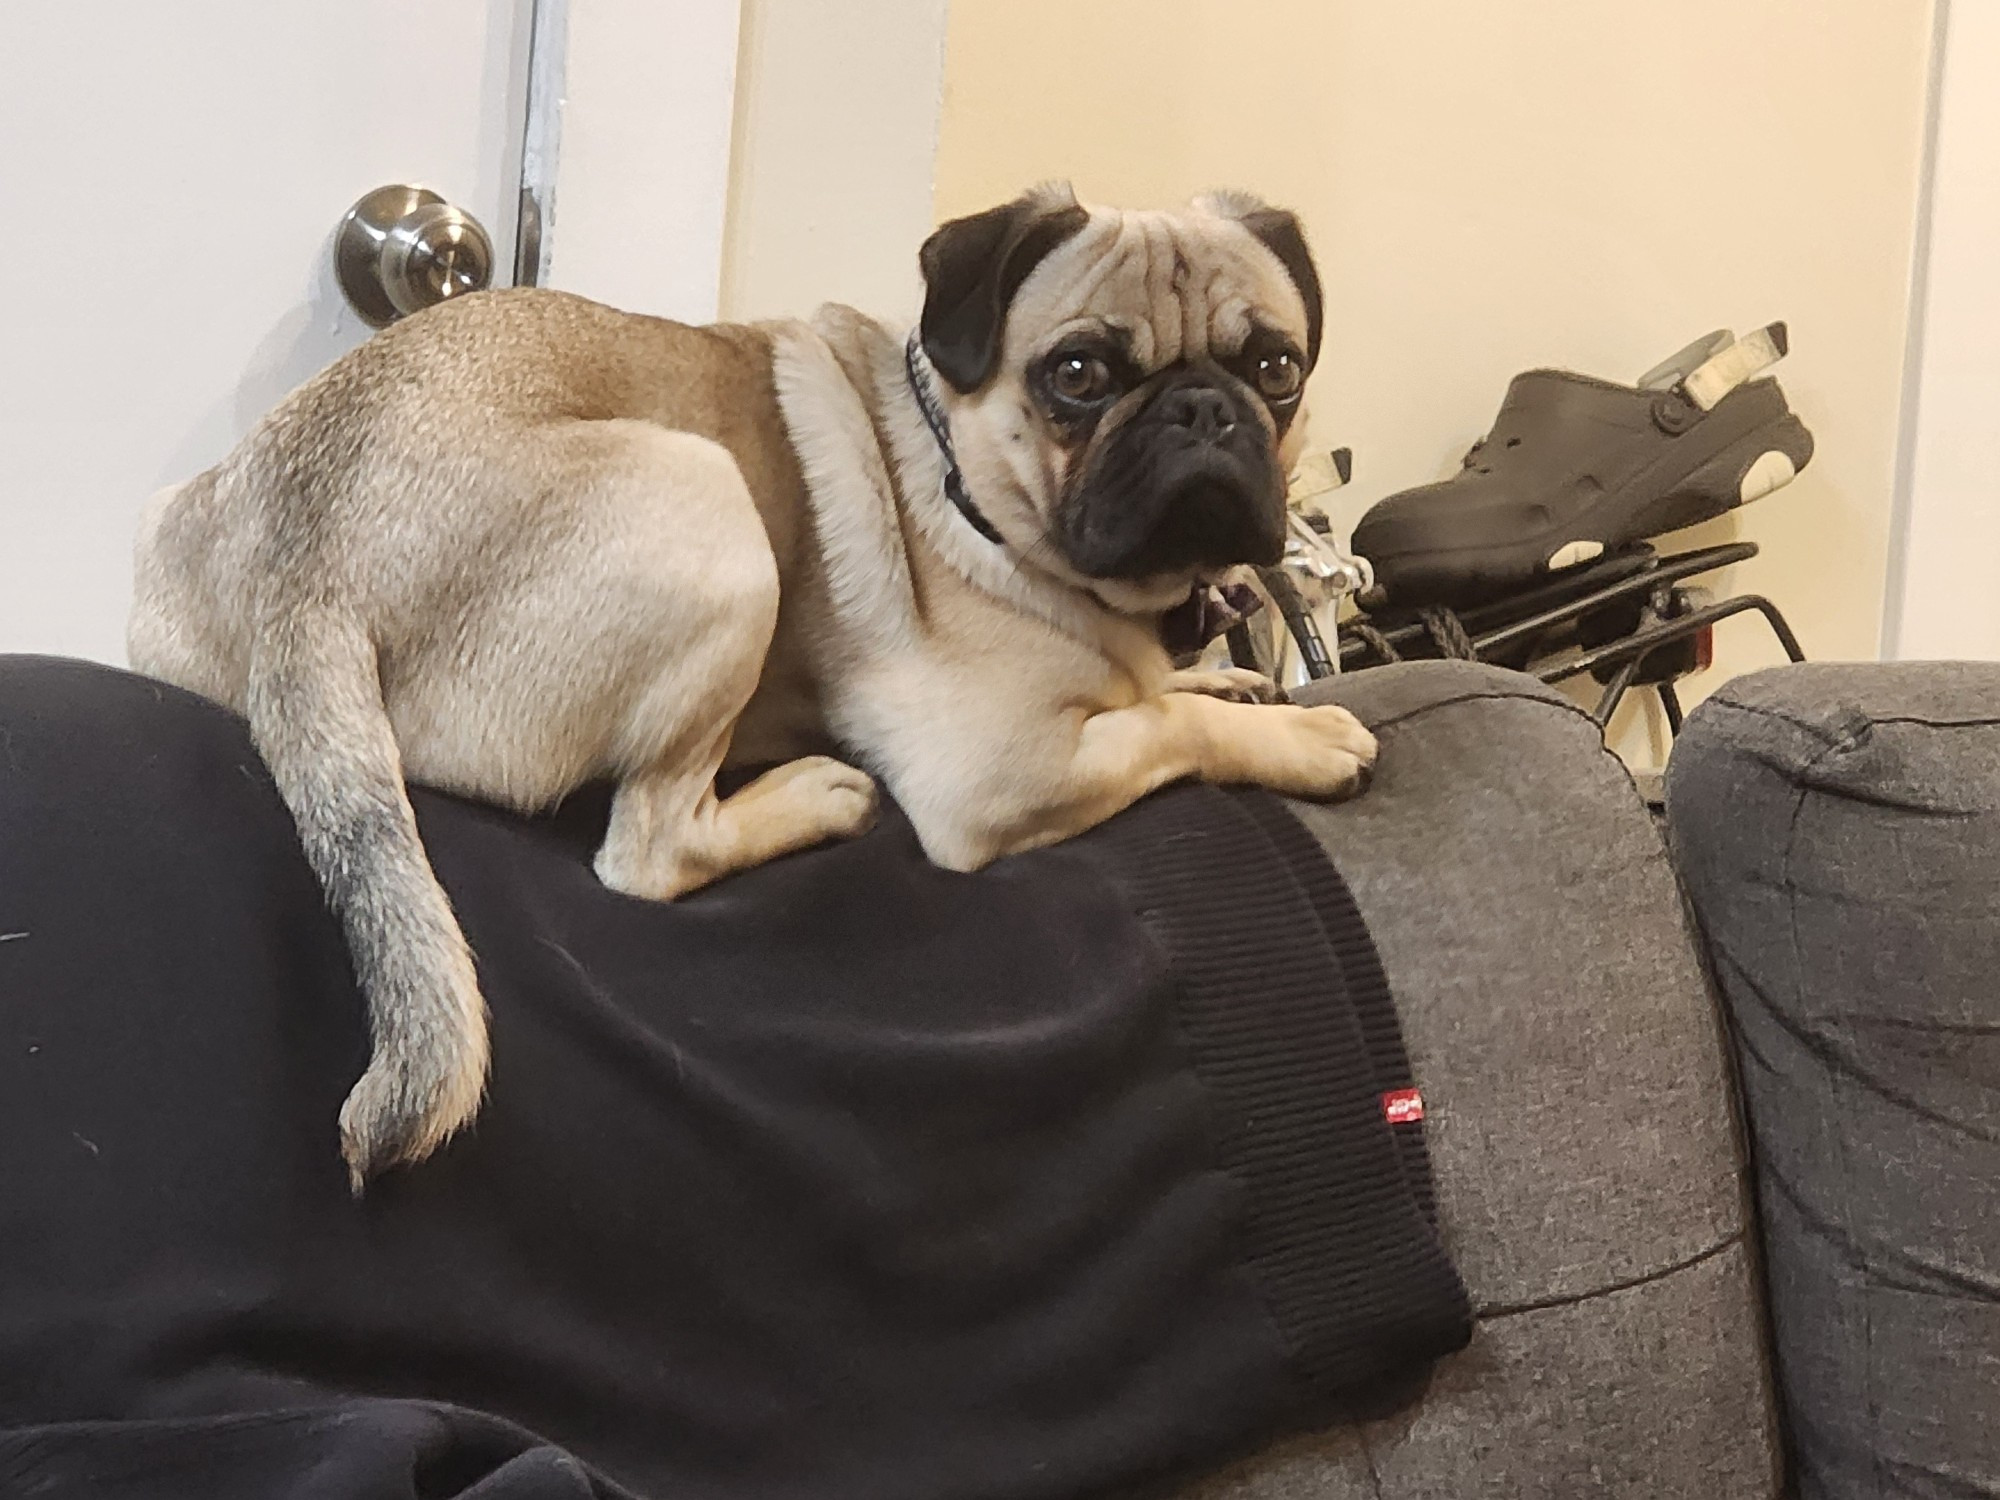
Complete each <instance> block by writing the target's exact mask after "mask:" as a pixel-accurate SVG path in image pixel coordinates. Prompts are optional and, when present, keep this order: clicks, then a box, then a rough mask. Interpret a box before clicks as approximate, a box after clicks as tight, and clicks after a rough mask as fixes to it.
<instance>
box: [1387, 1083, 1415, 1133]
mask: <svg viewBox="0 0 2000 1500" xmlns="http://www.w3.org/2000/svg"><path fill="white" fill-rule="evenodd" d="M1423 1117H1424V1096H1423V1095H1422V1094H1420V1093H1418V1092H1417V1091H1416V1090H1415V1089H1390V1090H1389V1092H1388V1093H1386V1094H1384V1095H1383V1096H1382V1118H1383V1119H1385V1120H1387V1121H1388V1122H1389V1123H1390V1124H1391V1125H1414V1124H1415V1123H1416V1122H1417V1121H1419V1120H1421V1119H1422V1118H1423Z"/></svg>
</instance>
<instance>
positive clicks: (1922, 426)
mask: <svg viewBox="0 0 2000 1500" xmlns="http://www.w3.org/2000/svg"><path fill="white" fill-rule="evenodd" d="M1944 40H1945V47H1944V52H1943V57H1942V63H1943V66H1942V69H1941V73H1940V77H1939V91H1938V98H1937V102H1936V110H1937V118H1936V127H1935V128H1936V142H1935V147H1934V155H1933V160H1932V181H1931V218H1930V226H1929V235H1928V245H1927V254H1926V255H1925V256H1924V258H1923V263H1922V265H1921V267H1920V278H1919V284H1920V286H1921V288H1922V292H1921V295H1922V305H1921V307H1919V308H1918V310H1917V318H1916V321H1915V327H1916V338H1915V341H1914V344H1913V351H1912V352H1913V362H1914V365H1915V372H1914V373H1915V381H1914V388H1913V390H1912V393H1911V401H1910V403H1909V406H1908V409H1907V411H1906V413H1905V428H1904V442H1905V445H1906V453H1905V467H1904V473H1903V494H1902V495H1901V496H1900V497H1899V500H1900V502H1901V514H1900V516H1899V517H1898V520H1899V523H1900V524H1899V530H1900V535H1899V536H1898V538H1897V541H1898V546H1897V549H1896V553H1895V555H1894V557H1893V565H1892V569H1891V586H1890V590H1889V596H1888V600H1887V605H1886V609H1885V612H1884V629H1883V646H1884V654H1885V655H1889V656H1892V657H1902V658H1906V659H1908V658H1923V657H1981V658H1986V659H1989V660H1990V659H1995V658H2000V446H1996V444H1995V441H1994V433H1995V429H1996V428H2000V5H1996V4H1994V3H1993V0H1957V3H1954V4H1952V5H1951V6H1950V9H1949V15H1948V18H1947V20H1946V23H1945V36H1944Z"/></svg>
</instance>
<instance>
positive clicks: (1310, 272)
mask: <svg viewBox="0 0 2000 1500" xmlns="http://www.w3.org/2000/svg"><path fill="white" fill-rule="evenodd" d="M1202 203H1203V206H1204V207H1206V208H1208V209H1209V210H1210V211H1211V212H1213V213H1219V214H1221V215H1222V216H1223V217H1224V218H1227V219H1234V220H1235V221H1236V222H1237V223H1239V224H1241V225H1242V226H1243V227H1244V228H1245V229H1247V230H1249V231H1250V232H1251V233H1252V234H1254V235H1255V236H1257V238H1258V239H1260V240H1262V241H1263V242H1264V248H1265V249H1267V250H1269V251H1270V252H1271V253H1272V254H1273V255H1275V256H1277V257H1278V262H1279V264H1280V265H1282V266H1283V267H1284V268H1285V274H1286V275H1287V276H1290V277H1291V278H1292V285H1293V286H1295V287H1297V288H1298V289H1299V298H1300V300H1301V301H1303V302H1304V303H1305V305H1306V368H1307V369H1308V370H1310V369H1311V368H1312V367H1313V366H1314V365H1316V364H1318V363H1319V338H1320V330H1321V328H1322V327H1323V325H1324V322H1325V317H1326V314H1325V310H1324V308H1323V307H1322V305H1321V302H1320V291H1319V272H1318V271H1317V270H1316V269H1315V268H1314V266H1313V258H1312V251H1311V250H1309V249H1307V248H1306V232H1305V230H1304V229H1303V228H1302V227H1301V226H1300V224H1299V216H1298V215H1297V214H1295V213H1291V212H1289V211H1287V210H1285V209H1282V208H1273V207H1271V205H1270V204H1268V203H1265V202H1264V201H1262V200H1261V199H1258V198H1253V197H1251V196H1250V195H1249V194H1248V193H1212V194H1210V195H1209V196H1208V197H1207V198H1206V199H1204V200H1202Z"/></svg>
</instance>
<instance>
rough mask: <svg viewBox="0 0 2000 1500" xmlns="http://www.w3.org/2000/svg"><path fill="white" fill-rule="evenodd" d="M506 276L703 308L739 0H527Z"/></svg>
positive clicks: (657, 306)
mask: <svg viewBox="0 0 2000 1500" xmlns="http://www.w3.org/2000/svg"><path fill="white" fill-rule="evenodd" d="M531 3H532V6H533V15H532V20H531V22H530V33H531V39H530V43H529V59H528V88H527V99H526V109H525V121H524V132H523V140H522V150H521V155H520V160H521V187H522V200H523V213H522V221H523V227H524V229H525V231H526V233H525V234H524V235H522V236H521V237H520V238H519V239H518V240H517V247H516V279H517V280H523V281H527V280H532V281H533V282H535V283H536V284H540V285H545V286H553V287H558V288H560V289H562V290H565V291H572V292H576V293H579V294H580V295H582V296H586V297H591V298H594V299H595V300H597V301H600V302H608V303H610V304H611V305H612V306H614V307H621V308H626V309H629V310H630V311H633V312H644V313H654V314H658V315H661V316H665V317H672V318H678V319H681V320H682V321H685V322H695V323H706V322H712V321H714V319H715V318H716V317H717V316H718V310H719V306H720V299H721V289H722V261H723V247H724V237H725V232H726V228H727V223H728V210H729V174H730V149H731V130H732V124H733V121H734V118H735V108H736V63H737V50H738V40H739V31H740V27H741V23H742V0H531Z"/></svg>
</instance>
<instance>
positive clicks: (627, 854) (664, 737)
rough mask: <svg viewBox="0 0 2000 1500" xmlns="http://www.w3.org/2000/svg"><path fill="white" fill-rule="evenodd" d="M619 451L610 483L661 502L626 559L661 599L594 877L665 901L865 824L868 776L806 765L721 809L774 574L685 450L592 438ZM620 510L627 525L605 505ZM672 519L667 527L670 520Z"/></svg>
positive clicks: (735, 497) (741, 507)
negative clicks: (631, 485) (617, 481)
mask: <svg viewBox="0 0 2000 1500" xmlns="http://www.w3.org/2000/svg"><path fill="white" fill-rule="evenodd" d="M596 441H600V442H608V441H615V442H617V443H619V444H621V445H623V447H624V448H625V449H626V457H627V459H628V460H630V461H629V462H627V463H624V464H621V465H618V466H616V469H615V470H614V472H619V473H623V474H627V475H635V476H637V475H643V476H644V479H643V481H642V483H645V484H650V485H651V486H653V487H655V488H656V489H657V490H658V491H663V492H671V493H672V494H673V497H674V503H673V504H671V505H662V504H661V495H660V494H659V493H644V494H641V493H640V492H638V491H636V490H635V492H634V494H633V496H632V497H631V498H632V502H633V503H632V507H631V509H629V510H626V511H625V512H624V513H625V514H627V515H628V516H645V517H647V518H656V517H657V518H662V519H661V520H659V521H657V522H656V521H653V520H651V519H649V520H647V521H642V522H636V523H634V524H633V525H629V526H628V527H627V528H626V531H625V536H626V543H625V548H626V550H625V557H626V559H627V563H628V565H629V566H632V567H635V568H638V569H640V570H642V572H643V573H644V575H645V576H647V577H649V578H655V579H662V580H665V579H671V580H674V582H673V583H672V584H671V585H670V586H668V587H665V588H663V589H661V590H660V591H659V596H658V597H659V604H658V610H659V613H658V616H657V617H656V619H655V621H654V631H653V634H654V636H655V638H656V640H657V642H658V645H657V647H656V651H657V655H656V656H655V657H654V658H653V664H652V666H651V667H650V672H651V678H650V680H649V681H647V682H644V683H643V684H642V685H640V687H639V691H637V692H636V693H635V694H634V696H633V701H632V703H631V705H630V707H629V709H628V710H627V711H626V713H625V715H624V719H625V729H624V732H623V733H622V735H620V737H619V738H620V742H621V745H622V753H621V754H620V756H619V760H620V763H621V765H622V766H623V773H622V775H621V779H620V783H619V787H618V792H617V794H616V796H615V797H614V799H613V801H612V806H611V824H610V827H609V829H608V830H607V832H606V834H605V839H604V845H603V848H602V849H601V850H600V851H599V853H598V856H597V873H598V877H599V878H600V879H601V880H603V882H604V883H605V884H606V885H608V886H610V887H611V888H612V889H613V890H617V891H623V892H625V893H626V894H628V895H633V896H643V897H648V898H650V899H653V900H659V901H670V900H673V899H674V898H675V897H677V896H683V895H686V894H687V893H688V892H690V891H694V890H698V889H699V888H700V887H702V886H704V885H707V884H709V883H710V882H711V881H714V880H718V879H720V878H721V877H722V876H724V875H727V874H729V873H731V872H732V871H735V870H742V869H747V868H749V867H750V866H752V865H757V864H761V863H763V862H764V861H765V860H768V859H775V858H776V857H777V856H779V855H781V854H789V853H791V852H792V851H794V850H797V849H804V848H807V847H810V846H811V845H813V844H818V843H823V842H824V841H826V840H827V839H832V838H845V837H849V836H851V835H854V834H857V833H860V832H862V831H863V830H864V829H866V828H867V827H868V826H869V824H870V823H872V822H873V821H874V816H875V803H876V791H875V783H874V781H873V779H872V778H870V777H869V776H868V774H867V773H866V772H864V771H860V770H857V769H855V768H854V767H853V766H849V765H845V764H843V763H842V762H840V761H837V760H833V759H830V758H828V757H826V756H807V757H805V758H804V759H801V760H795V761H792V762H790V763H789V764H786V765H781V766H779V767H777V768H776V769H775V770H772V771H768V772H766V773H765V774H764V775H762V776H760V777H758V778H757V779H756V780H755V781H753V782H751V783H750V784H749V785H748V786H746V787H744V788H742V789H741V790H740V791H738V792H736V793H735V794H734V795H732V796H729V797H722V796H720V795H718V793H717V791H716V787H715V778H716V774H717V772H718V771H719V770H720V769H721V767H722V763H723V761H724V759H725V758H726V756H727V755H728V752H729V744H730V739H731V737H732V735H733V734H734V732H735V728H736V721H737V719H738V718H740V717H741V715H742V713H743V710H744V708H745V707H746V706H747V705H748V704H749V702H750V699H751V696H752V695H753V694H754V693H755V691H756V688H757V683H758V680H759V677H760V675H761V674H762V672H763V668H764V658H765V655H766V653H767V652H768V651H769V649H770V644H771V637H772V634H773V632H774V631H775V629H776V626H777V617H778V569H777V562H776V560H775V558H774V557H773V556H772V553H771V548H770V541H769V538H768V536H767V535H766V533H765V531H764V525H763V522H762V521H761V520H760V519H759V517H758V514H757V509H756V505H755V503H754V502H753V500H752V499H751V496H750V491H749V489H748V487H747V486H746V485H745V483H744V480H743V476H742V474H741V472H740V471H739V470H738V469H737V467H736V464H735V462H734V460H733V459H731V458H730V457H729V455H728V453H727V452H726V451H725V450H723V449H722V448H720V447H717V446H716V445H714V444H712V443H708V442H705V441H703V440H701V439H698V438H692V437H689V436H688V435H686V434H660V433H657V432H652V433H647V432H641V431H633V432H630V433H625V434H621V435H617V436H615V437H614V436H613V435H611V434H603V435H600V436H599V437H598V438H597V439H596ZM609 503H610V504H611V505H612V507H613V508H614V509H623V507H622V506H621V504H620V502H619V501H618V500H617V499H616V498H613V499H612V500H611V501H610V502H609ZM669 516H671V517H672V518H673V519H672V520H671V522H670V523H668V522H667V521H666V520H665V519H664V518H666V517H669Z"/></svg>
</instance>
